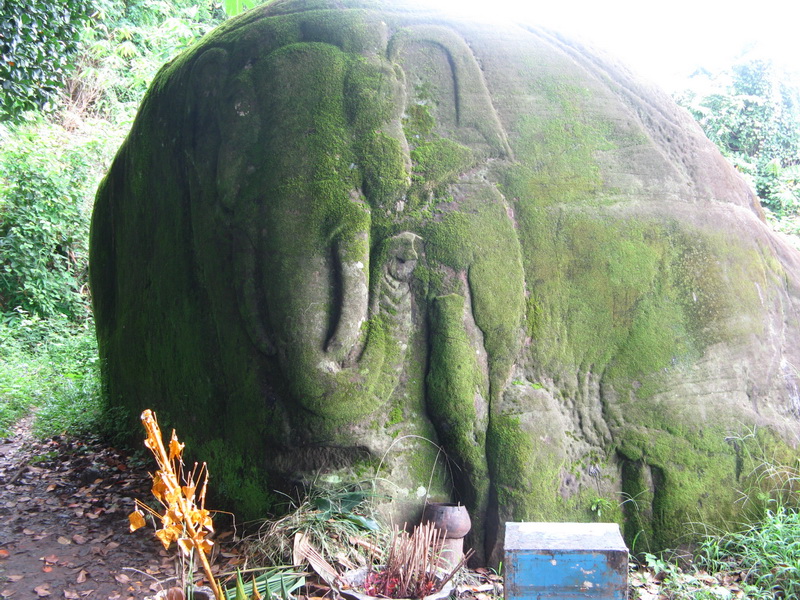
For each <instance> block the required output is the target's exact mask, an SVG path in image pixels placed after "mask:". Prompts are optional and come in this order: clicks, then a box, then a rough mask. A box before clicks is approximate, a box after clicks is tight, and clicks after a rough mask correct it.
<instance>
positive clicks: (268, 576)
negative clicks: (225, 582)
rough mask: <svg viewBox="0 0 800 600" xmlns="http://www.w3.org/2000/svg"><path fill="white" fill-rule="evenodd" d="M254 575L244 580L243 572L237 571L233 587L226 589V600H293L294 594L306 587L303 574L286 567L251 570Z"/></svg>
mask: <svg viewBox="0 0 800 600" xmlns="http://www.w3.org/2000/svg"><path fill="white" fill-rule="evenodd" d="M254 572H258V573H260V574H259V575H254V574H252V575H251V576H250V578H249V579H248V580H245V579H242V572H240V571H236V582H235V585H234V586H233V587H229V588H226V589H225V591H224V592H225V599H226V600H256V599H257V598H274V599H276V600H291V599H292V598H294V596H292V592H294V591H296V590H298V589H299V588H301V587H302V586H303V585H305V577H304V576H303V573H295V572H293V571H291V570H289V569H287V568H286V567H271V568H269V569H250V570H249V571H246V573H254Z"/></svg>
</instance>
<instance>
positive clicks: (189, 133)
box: [91, 0, 800, 559]
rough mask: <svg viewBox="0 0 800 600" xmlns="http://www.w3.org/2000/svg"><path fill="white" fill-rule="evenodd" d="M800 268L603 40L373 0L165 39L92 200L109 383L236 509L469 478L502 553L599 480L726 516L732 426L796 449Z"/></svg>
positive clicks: (410, 502) (651, 518)
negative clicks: (309, 495)
mask: <svg viewBox="0 0 800 600" xmlns="http://www.w3.org/2000/svg"><path fill="white" fill-rule="evenodd" d="M798 268H799V265H798V255H797V253H796V252H795V251H794V250H792V249H791V248H789V247H788V246H787V245H785V244H784V243H783V242H782V241H781V240H780V239H778V238H777V237H775V236H774V235H773V234H772V233H770V232H769V230H768V229H767V228H766V226H765V225H764V223H763V215H761V213H760V210H759V208H758V206H757V202H756V201H755V200H754V197H753V195H752V193H751V192H750V191H749V189H748V188H747V186H746V184H745V183H744V182H743V180H741V178H740V177H739V176H738V175H737V174H736V173H735V171H734V169H733V168H732V167H730V166H729V165H728V164H727V163H726V162H725V161H724V159H723V158H722V157H721V156H720V155H719V153H718V152H717V151H716V150H715V149H714V147H713V145H712V144H711V143H710V142H708V140H706V139H705V138H703V136H702V134H701V133H700V131H699V129H698V128H697V127H696V126H695V125H694V124H693V123H692V121H691V119H690V117H689V116H688V115H687V114H686V113H684V112H682V111H681V110H680V109H678V108H677V107H676V106H675V105H674V104H673V103H672V101H671V100H670V99H669V98H668V97H666V95H664V94H663V93H662V92H660V91H659V90H656V89H654V88H652V87H650V86H649V85H648V84H646V83H643V82H641V81H639V80H637V79H636V78H635V77H633V76H632V75H631V74H630V72H629V71H628V70H627V69H625V68H624V67H622V66H620V65H619V64H617V63H615V62H614V61H613V60H612V59H609V58H607V57H605V56H604V55H602V54H601V53H597V52H595V51H593V50H591V49H588V48H586V47H584V46H581V45H579V44H577V43H575V42H571V41H569V40H566V39H564V38H562V37H560V36H559V35H557V34H554V33H552V32H549V31H545V30H542V29H538V28H535V27H529V26H523V25H518V24H500V23H491V24H489V23H480V22H476V21H474V20H470V19H464V18H459V17H453V16H451V15H447V14H446V13H441V12H439V11H438V10H437V9H420V8H418V7H417V8H412V7H406V6H404V5H403V4H402V3H396V2H393V3H389V2H382V1H374V0H369V1H368V0H337V1H336V2H334V1H333V0H276V1H274V2H271V3H270V4H269V5H267V6H264V7H261V8H257V9H253V10H251V11H248V12H247V13H246V14H245V15H243V16H241V17H240V18H237V19H232V20H231V21H230V22H228V23H226V24H224V25H223V26H222V27H220V28H219V29H218V30H216V31H215V32H214V33H212V34H211V35H209V36H207V37H206V38H204V39H203V41H201V42H200V43H199V44H198V45H197V46H195V47H193V48H192V49H190V50H189V51H187V52H186V53H184V54H182V55H181V56H179V57H178V58H176V59H175V60H174V61H172V62H171V63H169V64H168V65H166V66H165V67H164V68H163V69H162V71H161V72H160V73H159V75H158V77H157V78H156V80H155V81H154V83H153V85H152V87H151V90H150V91H149V92H148V94H147V96H146V98H145V100H144V102H143V104H142V107H141V109H140V111H139V114H138V116H137V119H136V121H135V123H134V125H133V128H132V130H131V133H130V135H129V136H128V138H127V140H126V142H125V143H124V145H123V146H122V148H121V149H120V151H119V154H118V155H117V157H116V159H115V161H114V164H113V165H112V167H111V170H110V172H109V174H108V176H107V177H106V178H105V180H104V182H103V183H102V185H101V187H100V190H99V192H98V198H97V203H96V206H95V213H94V217H93V224H92V247H91V282H92V289H93V296H94V302H95V313H96V320H97V332H98V341H99V347H100V351H101V357H102V359H103V376H104V381H105V383H106V387H107V392H108V394H109V399H110V401H111V402H112V403H114V404H118V405H120V406H122V407H124V408H127V409H128V410H129V412H130V413H131V414H133V415H136V414H138V413H139V411H140V410H141V409H142V408H144V407H152V408H155V409H157V410H158V411H159V413H160V415H161V416H162V419H163V420H165V421H172V422H174V423H175V424H176V425H179V426H180V429H181V431H183V432H185V435H188V436H189V438H190V441H191V442H192V445H193V446H194V447H195V448H196V452H197V454H198V456H199V457H202V459H203V460H208V461H209V463H210V466H211V472H212V474H213V473H218V475H217V476H216V477H217V479H216V485H217V486H218V488H219V492H220V493H221V494H222V495H224V496H226V497H227V498H228V499H229V500H230V501H231V504H232V505H233V507H234V508H235V509H236V510H238V511H239V512H240V513H241V514H243V515H245V516H247V517H254V516H258V515H260V514H263V513H264V512H265V511H266V510H269V509H270V506H271V504H270V498H271V496H270V490H272V489H274V488H275V487H279V486H281V485H283V484H286V483H287V482H295V481H298V480H301V481H304V480H309V479H311V478H313V477H314V476H315V474H319V473H320V472H322V473H325V474H326V475H327V476H331V477H334V476H335V477H339V478H346V479H351V480H355V479H359V478H364V477H372V478H375V479H376V480H379V481H381V482H384V483H382V484H381V485H385V486H388V487H387V490H386V491H387V493H389V494H391V496H392V498H393V500H392V502H391V505H390V506H389V507H388V510H391V511H394V513H395V514H396V515H404V516H406V517H408V516H409V515H411V513H412V512H413V511H414V510H417V511H418V510H419V509H420V502H421V501H422V500H423V499H425V498H432V499H434V500H442V501H448V500H450V501H460V502H462V503H464V504H466V505H467V506H468V508H469V509H470V513H471V516H472V520H473V525H474V526H473V529H472V533H471V540H469V541H468V543H471V544H472V545H473V546H474V547H475V548H476V549H477V550H479V553H482V555H483V556H484V557H487V558H491V557H494V558H495V559H497V558H498V557H499V554H498V553H499V551H500V545H501V540H502V528H503V524H504V523H505V522H506V521H508V520H583V519H591V518H593V516H594V515H593V513H592V512H591V510H590V507H591V502H590V499H591V498H596V497H597V496H598V495H601V496H603V497H607V498H611V499H612V500H613V502H611V504H612V505H613V506H614V508H613V510H612V511H611V512H610V515H611V518H614V519H617V520H619V521H620V522H622V523H623V524H624V526H625V533H626V536H627V538H628V540H629V541H632V540H634V539H636V540H638V542H637V543H640V544H645V545H649V547H651V548H655V547H659V546H660V547H664V546H668V545H670V544H673V543H674V542H675V541H676V540H677V539H678V538H680V537H681V536H682V534H683V529H684V523H685V522H687V521H689V520H696V519H697V518H698V515H700V517H702V518H707V519H708V520H710V521H713V519H715V518H733V517H735V516H736V514H737V510H738V508H737V506H736V504H735V503H734V500H735V489H736V488H737V487H739V486H742V485H744V484H745V479H746V476H747V475H746V469H744V468H743V467H742V460H743V458H742V447H743V444H745V442H742V443H741V444H739V443H738V442H737V444H736V445H734V444H731V443H730V440H732V439H738V438H736V436H737V435H739V434H740V433H742V427H743V426H746V427H749V428H755V429H756V431H757V434H755V437H747V436H744V435H743V437H742V439H744V438H747V439H751V440H755V439H756V438H757V441H758V443H759V444H761V445H762V446H765V445H766V446H768V447H769V448H771V449H773V450H774V451H776V452H783V453H785V454H786V455H787V456H789V455H792V453H793V452H794V449H793V442H792V441H791V440H792V439H794V436H795V435H796V434H797V433H798V430H799V428H798V416H797V412H796V411H795V410H794V409H793V408H792V407H793V404H792V402H793V396H792V392H791V390H796V389H797V381H796V380H797V375H796V374H797V371H796V369H795V368H794V367H793V366H792V365H800V356H798V350H797V349H796V348H795V346H796V345H795V344H793V343H791V340H793V339H794V338H795V336H796V335H797V333H798V327H800V319H798V313H797V298H798V286H797V282H798V273H800V271H799V270H798ZM756 357H757V360H756ZM786 365H789V366H788V367H786ZM795 396H796V394H795ZM443 455H444V456H445V457H446V458H444V459H443V458H442V456H443ZM699 482H700V483H699ZM212 485H213V483H212ZM626 498H635V500H636V501H635V502H625V501H624V500H625V499H626Z"/></svg>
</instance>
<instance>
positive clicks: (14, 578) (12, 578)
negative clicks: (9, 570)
mask: <svg viewBox="0 0 800 600" xmlns="http://www.w3.org/2000/svg"><path fill="white" fill-rule="evenodd" d="M23 577H24V575H6V578H7V579H8V580H9V581H10V582H12V583H16V582H17V581H19V580H20V579H22V578H23Z"/></svg>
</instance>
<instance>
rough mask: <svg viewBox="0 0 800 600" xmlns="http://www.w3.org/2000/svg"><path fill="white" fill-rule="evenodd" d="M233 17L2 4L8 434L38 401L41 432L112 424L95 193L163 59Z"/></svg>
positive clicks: (0, 148)
mask: <svg viewBox="0 0 800 600" xmlns="http://www.w3.org/2000/svg"><path fill="white" fill-rule="evenodd" d="M90 5H91V10H90ZM90 13H91V16H89V15H90ZM224 18H225V15H224V13H223V12H222V7H221V5H220V4H218V3H217V2H214V1H204V2H197V1H196V0H175V1H169V2H168V1H166V0H128V1H127V2H125V1H123V0H95V1H94V2H91V3H90V2H89V1H88V0H67V1H66V2H64V1H63V0H59V1H57V2H56V1H53V0H37V1H36V2H33V1H32V0H0V82H2V88H3V89H2V93H0V119H12V123H13V124H11V125H9V124H5V125H2V124H0V435H4V434H7V433H8V431H9V427H10V425H11V424H13V423H14V422H15V421H16V420H17V419H19V418H20V417H21V416H23V415H24V414H25V413H26V412H29V411H31V410H34V411H35V412H36V421H35V423H34V430H35V433H36V434H38V435H41V436H47V435H55V434H59V433H64V432H68V433H70V434H74V435H79V434H93V433H97V432H100V433H107V432H108V430H109V425H110V424H111V421H112V419H111V418H110V417H109V416H108V415H106V413H105V408H104V406H103V404H102V402H101V394H100V384H99V377H98V362H97V348H96V343H95V339H94V331H93V323H92V320H91V313H90V306H89V297H88V289H87V270H88V265H87V258H88V257H87V240H88V235H89V214H90V212H91V209H92V202H93V197H94V191H95V189H96V188H97V184H98V181H99V179H100V177H101V176H102V174H103V172H104V170H105V168H106V167H107V165H108V164H109V163H110V161H111V158H112V157H113V154H114V152H116V148H118V147H119V145H120V143H121V141H122V139H123V137H124V135H125V134H126V133H127V128H128V127H129V125H130V121H131V120H132V118H133V115H134V113H135V111H136V108H137V106H138V104H139V102H140V101H141V98H142V95H143V94H144V92H145V90H146V88H147V86H148V85H149V83H150V81H151V80H152V78H153V77H154V75H155V73H156V72H157V71H158V69H159V68H160V67H161V65H162V64H163V63H164V62H166V61H168V60H170V59H171V58H173V57H174V56H175V55H176V54H177V53H178V52H180V51H181V50H183V49H184V48H186V47H188V46H189V45H191V44H192V43H194V41H196V40H197V39H199V38H200V37H201V36H202V35H203V34H204V33H206V32H207V31H208V30H210V29H211V28H212V27H213V26H215V25H216V24H218V23H220V22H222V20H224ZM36 109H42V110H47V111H48V118H49V120H46V119H44V118H42V115H41V114H38V113H37V112H36ZM26 111H27V112H26Z"/></svg>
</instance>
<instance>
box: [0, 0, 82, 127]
mask: <svg viewBox="0 0 800 600" xmlns="http://www.w3.org/2000/svg"><path fill="white" fill-rule="evenodd" d="M90 7H91V3H90V0H66V1H65V0H2V1H0V82H2V94H0V120H2V119H9V118H12V119H13V118H18V117H19V116H20V115H21V114H22V113H23V112H24V111H27V110H34V109H40V110H51V109H53V108H54V107H55V106H56V104H57V98H58V95H59V90H60V89H61V88H62V87H63V84H64V80H65V78H66V75H67V73H68V72H69V69H70V64H71V63H70V60H71V56H72V55H73V54H74V53H75V51H76V49H77V47H78V39H79V34H80V31H81V28H82V25H83V23H84V22H85V21H86V20H87V19H88V17H89V10H90Z"/></svg>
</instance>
